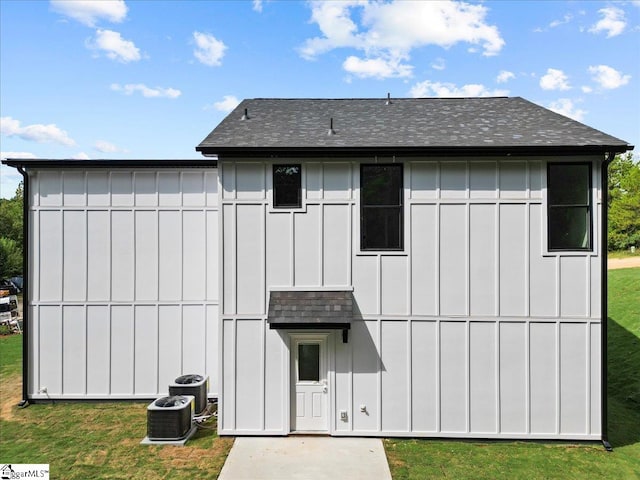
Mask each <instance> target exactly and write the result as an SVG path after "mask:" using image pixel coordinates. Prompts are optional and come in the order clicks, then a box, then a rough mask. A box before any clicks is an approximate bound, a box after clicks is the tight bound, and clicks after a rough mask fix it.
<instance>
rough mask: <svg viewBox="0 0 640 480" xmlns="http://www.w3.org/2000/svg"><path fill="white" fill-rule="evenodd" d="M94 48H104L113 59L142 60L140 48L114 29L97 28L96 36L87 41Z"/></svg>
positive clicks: (123, 61)
mask: <svg viewBox="0 0 640 480" xmlns="http://www.w3.org/2000/svg"><path fill="white" fill-rule="evenodd" d="M87 47H88V48H91V49H93V50H103V51H104V52H106V55H107V57H109V58H110V59H111V60H117V61H119V62H122V63H128V62H137V61H138V60H140V58H141V55H140V49H139V48H138V47H136V46H135V44H134V43H133V42H132V41H131V40H125V39H124V38H122V36H121V35H120V33H118V32H114V31H113V30H100V29H98V30H96V38H95V39H94V40H92V41H88V42H87Z"/></svg>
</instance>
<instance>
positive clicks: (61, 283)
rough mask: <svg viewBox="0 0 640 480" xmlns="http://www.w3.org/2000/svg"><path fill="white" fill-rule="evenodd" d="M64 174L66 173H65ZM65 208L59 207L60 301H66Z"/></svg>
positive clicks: (61, 194) (62, 194)
mask: <svg viewBox="0 0 640 480" xmlns="http://www.w3.org/2000/svg"><path fill="white" fill-rule="evenodd" d="M63 175H64V173H63ZM60 196H61V197H63V196H64V192H63V191H62V190H61V191H60ZM65 211H66V210H65V209H64V208H63V207H60V208H59V209H58V213H59V214H60V220H59V221H60V302H61V303H62V302H64V300H65V299H64V290H65V289H64V287H65V285H64V271H65V268H64V223H65V221H64V214H65Z"/></svg>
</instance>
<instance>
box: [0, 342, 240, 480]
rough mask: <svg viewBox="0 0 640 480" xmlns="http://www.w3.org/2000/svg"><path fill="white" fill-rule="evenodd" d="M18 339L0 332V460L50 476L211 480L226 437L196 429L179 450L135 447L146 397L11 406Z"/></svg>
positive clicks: (17, 392) (142, 430)
mask: <svg viewBox="0 0 640 480" xmlns="http://www.w3.org/2000/svg"><path fill="white" fill-rule="evenodd" d="M21 357H22V336H21V335H11V336H5V337H0V408H1V410H0V464H4V463H48V464H50V471H51V478H53V479H57V478H62V479H65V480H66V479H69V480H73V479H78V480H79V479H82V480H85V479H95V478H100V479H102V478H108V479H131V478H136V479H148V480H152V479H153V480H155V479H174V478H191V479H200V478H202V479H204V478H206V479H211V478H216V477H217V476H218V474H219V473H220V470H221V469H222V465H223V464H224V461H225V459H226V457H227V454H228V453H229V450H230V449H231V445H232V443H233V439H230V438H220V437H218V436H217V434H216V433H215V422H213V423H212V424H210V425H207V426H208V427H210V428H211V429H209V430H199V431H198V432H197V433H196V435H195V436H194V437H193V438H192V439H191V440H189V442H188V443H187V445H186V446H184V447H174V446H162V447H161V446H143V445H140V440H142V439H143V438H144V436H145V435H146V428H147V426H146V422H147V417H146V407H147V405H148V402H144V403H140V402H135V403H130V402H109V403H77V402H76V403H65V402H56V403H55V404H36V405H31V406H30V407H29V408H26V409H22V410H21V409H18V408H17V407H16V405H17V403H18V402H19V401H20V398H21V392H22V390H21V388H22V384H21V379H22V378H21Z"/></svg>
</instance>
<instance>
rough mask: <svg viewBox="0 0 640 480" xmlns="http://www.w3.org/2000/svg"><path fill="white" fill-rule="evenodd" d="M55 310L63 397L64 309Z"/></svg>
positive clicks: (58, 307)
mask: <svg viewBox="0 0 640 480" xmlns="http://www.w3.org/2000/svg"><path fill="white" fill-rule="evenodd" d="M63 264H64V263H63ZM57 309H58V312H59V314H60V392H61V393H62V394H63V395H64V393H65V392H64V307H63V306H62V305H58V306H57Z"/></svg>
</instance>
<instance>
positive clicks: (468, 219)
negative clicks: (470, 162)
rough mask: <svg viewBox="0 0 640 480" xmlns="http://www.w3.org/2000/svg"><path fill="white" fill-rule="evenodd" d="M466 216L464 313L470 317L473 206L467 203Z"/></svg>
mask: <svg viewBox="0 0 640 480" xmlns="http://www.w3.org/2000/svg"><path fill="white" fill-rule="evenodd" d="M467 183H468V181H467ZM467 193H469V187H468V186H467ZM464 214H465V230H466V232H465V236H464V239H465V248H464V255H465V257H466V258H465V262H464V275H465V282H464V288H465V292H464V293H465V295H464V301H465V307H464V312H465V315H466V316H467V317H468V316H469V315H471V205H470V204H469V202H467V204H466V205H465V209H464Z"/></svg>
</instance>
